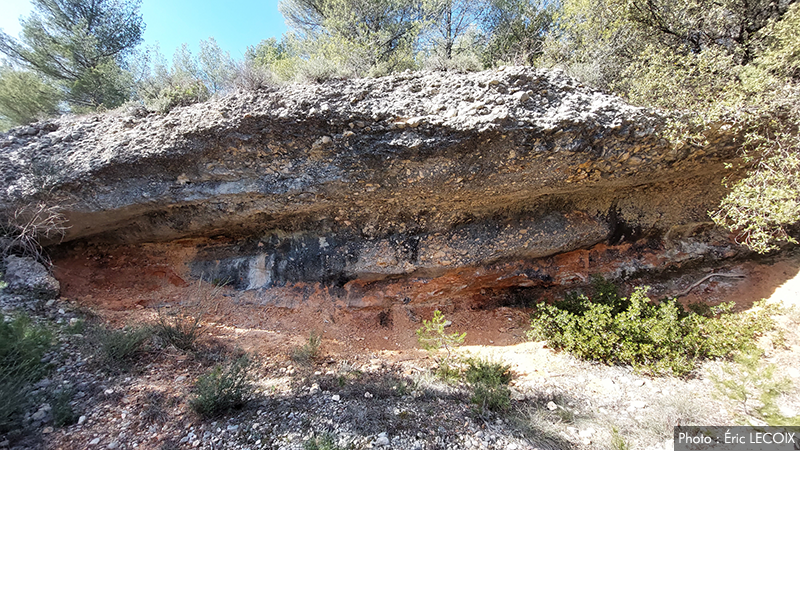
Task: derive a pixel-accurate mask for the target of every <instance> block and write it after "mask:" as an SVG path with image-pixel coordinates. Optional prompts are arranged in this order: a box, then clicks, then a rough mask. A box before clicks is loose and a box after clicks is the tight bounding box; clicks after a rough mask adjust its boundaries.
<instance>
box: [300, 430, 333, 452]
mask: <svg viewBox="0 0 800 600" xmlns="http://www.w3.org/2000/svg"><path fill="white" fill-rule="evenodd" d="M303 449H304V450H338V449H339V445H338V444H337V443H336V436H335V435H333V433H331V432H330V431H325V432H323V433H320V434H318V435H315V436H313V437H311V438H309V439H307V440H306V441H305V442H303Z"/></svg>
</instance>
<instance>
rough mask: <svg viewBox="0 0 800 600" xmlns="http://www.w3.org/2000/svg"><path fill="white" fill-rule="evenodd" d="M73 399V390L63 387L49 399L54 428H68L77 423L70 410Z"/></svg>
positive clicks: (73, 412) (76, 418)
mask: <svg viewBox="0 0 800 600" xmlns="http://www.w3.org/2000/svg"><path fill="white" fill-rule="evenodd" d="M74 397H75V390H74V389H72V388H71V387H65V388H62V389H61V390H59V391H58V392H55V393H54V394H53V395H52V396H51V398H50V406H51V407H52V412H51V414H52V416H53V425H55V426H56V427H69V426H70V425H74V424H75V423H77V422H78V415H76V414H75V411H74V410H73V409H72V399H73V398H74Z"/></svg>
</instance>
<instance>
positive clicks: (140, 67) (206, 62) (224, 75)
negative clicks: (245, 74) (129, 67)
mask: <svg viewBox="0 0 800 600" xmlns="http://www.w3.org/2000/svg"><path fill="white" fill-rule="evenodd" d="M136 70H137V72H139V73H140V74H139V76H138V81H137V83H136V93H137V95H138V96H139V98H140V99H141V100H142V101H143V102H144V103H145V105H146V106H147V107H148V108H149V109H150V110H153V111H157V112H160V113H168V112H169V111H171V110H172V109H173V108H176V107H178V106H189V105H191V104H195V103H197V102H204V101H206V100H208V99H209V98H210V97H211V96H212V95H213V94H219V93H223V92H226V91H229V90H231V89H233V88H234V86H235V85H237V82H238V81H239V79H240V77H241V75H242V66H241V65H239V64H237V63H236V61H234V60H233V59H232V58H231V56H230V54H229V53H228V52H226V51H224V50H222V48H220V47H219V44H218V43H217V41H216V40H215V39H214V38H213V37H212V38H208V39H207V40H201V41H200V52H199V54H198V55H197V56H194V55H193V54H192V51H191V50H190V49H189V46H188V45H187V44H183V45H182V46H181V47H179V48H178V49H177V50H175V53H174V54H173V56H172V62H171V63H168V62H167V60H166V58H164V56H163V55H162V54H161V52H160V50H159V48H158V46H154V47H151V48H148V49H147V50H146V51H145V52H144V53H142V54H140V55H139V56H138V57H137V64H136ZM255 87H257V86H255Z"/></svg>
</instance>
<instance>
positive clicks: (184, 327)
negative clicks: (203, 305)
mask: <svg viewBox="0 0 800 600" xmlns="http://www.w3.org/2000/svg"><path fill="white" fill-rule="evenodd" d="M203 330H204V327H203V323H202V315H201V314H194V315H189V314H185V313H179V314H171V315H159V319H158V323H157V324H156V326H155V332H156V335H158V337H160V338H161V339H163V340H164V341H165V342H167V343H168V344H172V345H173V346H175V347H176V348H177V349H178V350H183V351H184V352H188V351H190V350H194V348H195V345H196V344H197V340H198V339H199V338H200V335H201V334H202V333H203Z"/></svg>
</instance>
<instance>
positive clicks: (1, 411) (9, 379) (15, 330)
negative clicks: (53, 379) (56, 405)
mask: <svg viewBox="0 0 800 600" xmlns="http://www.w3.org/2000/svg"><path fill="white" fill-rule="evenodd" d="M52 344H53V335H52V333H51V332H50V330H48V329H47V328H46V327H44V326H41V325H36V324H34V323H32V322H31V320H30V318H29V317H28V316H27V315H23V314H20V315H17V316H15V317H13V318H12V319H11V320H8V321H6V320H5V319H3V318H2V317H1V316H0V432H5V431H9V430H10V429H13V428H15V427H16V426H17V425H18V424H19V422H20V419H21V417H22V414H23V413H24V412H25V410H26V408H27V407H28V404H29V396H28V385H29V384H31V383H33V382H35V381H37V380H38V379H40V378H41V377H42V376H44V374H45V373H46V372H47V370H48V366H47V365H46V364H44V363H43V362H42V358H43V357H44V354H45V352H47V350H48V349H49V348H50V347H51V346H52Z"/></svg>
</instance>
